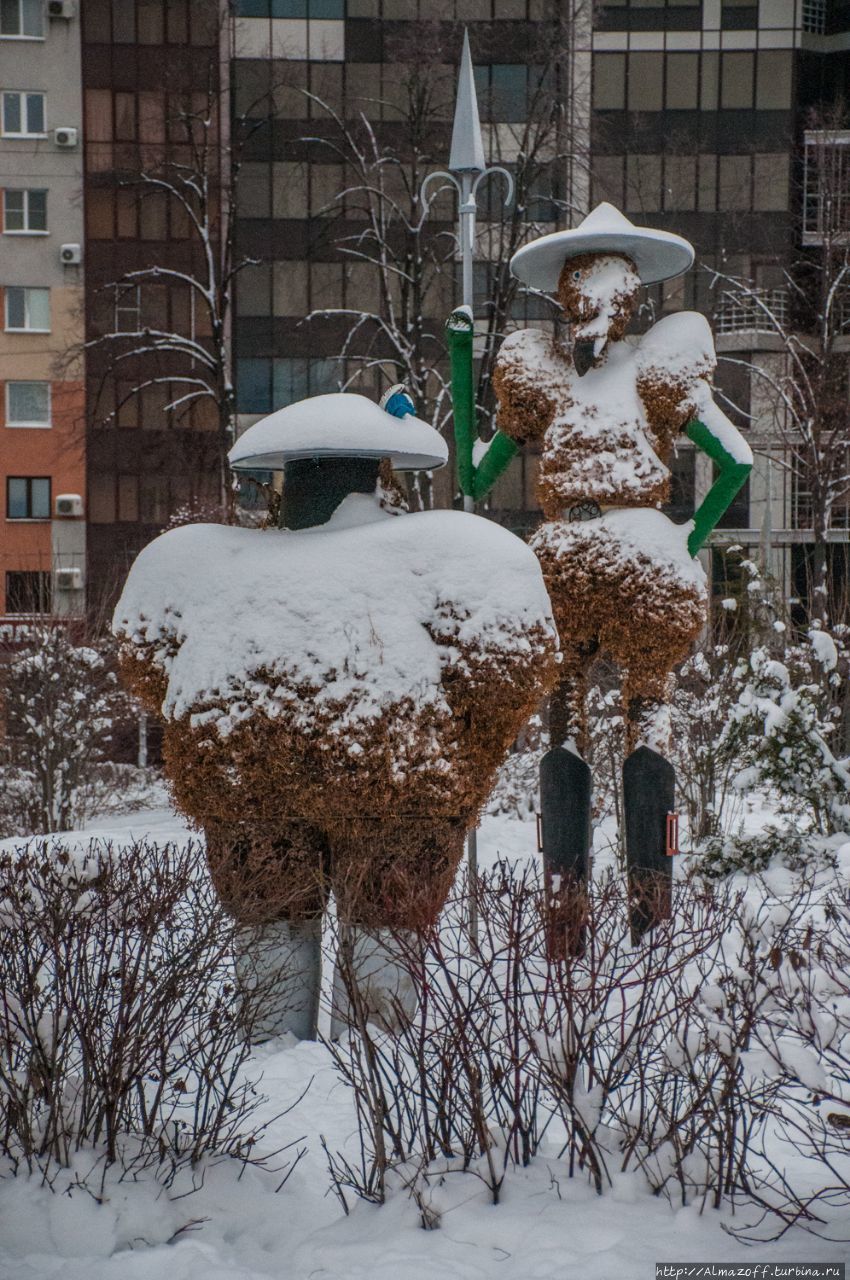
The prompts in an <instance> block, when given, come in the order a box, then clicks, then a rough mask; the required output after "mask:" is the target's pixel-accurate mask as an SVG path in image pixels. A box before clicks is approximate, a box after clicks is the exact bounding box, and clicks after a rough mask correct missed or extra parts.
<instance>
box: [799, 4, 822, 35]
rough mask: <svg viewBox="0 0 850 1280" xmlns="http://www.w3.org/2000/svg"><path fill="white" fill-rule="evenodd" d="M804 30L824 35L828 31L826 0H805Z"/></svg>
mask: <svg viewBox="0 0 850 1280" xmlns="http://www.w3.org/2000/svg"><path fill="white" fill-rule="evenodd" d="M803 30H804V31H811V32H812V33H813V34H814V35H816V36H822V35H823V34H824V32H825V31H826V0H803Z"/></svg>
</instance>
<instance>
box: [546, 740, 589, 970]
mask: <svg viewBox="0 0 850 1280" xmlns="http://www.w3.org/2000/svg"><path fill="white" fill-rule="evenodd" d="M590 800H591V780H590V766H589V765H588V764H587V763H586V762H585V761H584V760H583V759H582V758H581V756H580V755H579V754H578V752H577V751H575V750H573V749H571V748H569V747H552V749H551V750H550V751H547V752H546V754H545V756H544V757H543V759H542V760H541V762H540V817H541V824H540V825H541V845H542V848H543V872H544V876H545V881H546V905H547V938H548V945H549V952H550V954H551V955H552V957H553V958H555V959H563V958H565V957H566V956H568V955H572V956H580V955H581V954H582V953H583V951H584V944H585V929H586V925H585V920H586V916H587V878H588V874H589V871H590Z"/></svg>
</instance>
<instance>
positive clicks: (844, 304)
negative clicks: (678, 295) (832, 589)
mask: <svg viewBox="0 0 850 1280" xmlns="http://www.w3.org/2000/svg"><path fill="white" fill-rule="evenodd" d="M810 124H811V128H810V129H809V130H808V131H807V133H806V141H805V150H806V155H805V176H804V191H803V197H804V220H803V246H802V248H801V249H800V250H799V251H798V253H797V254H796V255H795V256H794V258H793V260H792V261H791V263H790V265H788V266H787V267H784V268H783V269H782V274H783V281H784V287H783V288H782V289H774V290H765V289H759V288H757V287H756V286H755V284H754V283H753V282H752V281H748V280H742V279H740V278H736V277H735V276H733V275H730V274H726V273H724V272H723V271H721V270H718V271H716V272H715V273H714V276H715V287H716V289H717V290H718V292H719V294H720V301H721V305H730V306H735V307H739V308H743V309H744V310H745V311H746V312H748V313H749V314H750V315H751V316H752V320H753V326H754V327H757V328H759V329H762V330H764V331H766V332H768V333H770V334H773V335H774V336H775V337H776V338H778V339H779V343H778V346H779V358H778V359H777V360H775V361H772V362H771V363H770V364H769V365H768V364H766V363H764V362H762V363H759V364H755V363H750V362H747V361H741V360H734V359H732V358H731V357H729V356H725V357H723V359H724V360H726V361H727V362H728V363H733V364H739V365H742V364H743V365H745V366H746V367H747V368H748V369H749V370H750V371H751V373H752V376H753V377H754V378H758V379H759V380H760V382H761V383H762V390H763V391H764V392H765V393H766V396H767V398H768V400H769V402H770V403H771V409H772V416H773V422H774V428H775V434H776V438H777V440H778V442H779V443H780V445H781V451H780V454H779V456H777V454H776V453H775V452H774V453H773V454H772V457H773V460H774V461H775V462H777V463H778V464H779V465H780V466H781V467H783V468H785V469H786V471H788V472H790V473H791V475H792V477H793V484H794V485H795V495H796V502H795V507H796V518H797V523H798V524H799V523H800V522H801V520H805V521H807V522H810V524H811V530H812V535H813V542H814V547H813V558H812V568H811V584H810V585H811V597H812V606H811V609H812V615H813V616H814V617H815V618H819V619H821V620H825V619H826V617H827V615H828V613H829V611H830V600H829V584H828V579H829V563H828V553H827V547H828V544H829V541H830V537H829V534H830V530H831V528H832V527H833V519H834V515H835V513H836V511H837V509H838V508H839V507H841V506H842V505H846V504H847V502H848V500H850V405H848V399H847V379H848V372H850V358H849V357H848V351H847V335H848V334H850V131H848V130H847V129H846V127H845V128H842V127H841V126H842V125H846V117H845V116H844V113H843V110H841V109H840V108H836V109H835V110H834V111H833V112H831V113H829V115H828V116H820V117H812V119H811V120H810Z"/></svg>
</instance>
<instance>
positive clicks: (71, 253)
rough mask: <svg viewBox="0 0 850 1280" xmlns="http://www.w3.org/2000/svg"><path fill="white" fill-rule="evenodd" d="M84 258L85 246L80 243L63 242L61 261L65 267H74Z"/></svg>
mask: <svg viewBox="0 0 850 1280" xmlns="http://www.w3.org/2000/svg"><path fill="white" fill-rule="evenodd" d="M82 260H83V246H82V245H80V244H62V245H60V246H59V261H60V262H61V263H62V265H63V267H74V266H77V265H78V264H79V263H81V262H82Z"/></svg>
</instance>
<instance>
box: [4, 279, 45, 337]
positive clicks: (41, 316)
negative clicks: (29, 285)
mask: <svg viewBox="0 0 850 1280" xmlns="http://www.w3.org/2000/svg"><path fill="white" fill-rule="evenodd" d="M5 293H6V331H7V332H12V333H49V332H50V290H49V289H20V288H18V287H17V286H9V287H7V289H6V291H5Z"/></svg>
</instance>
